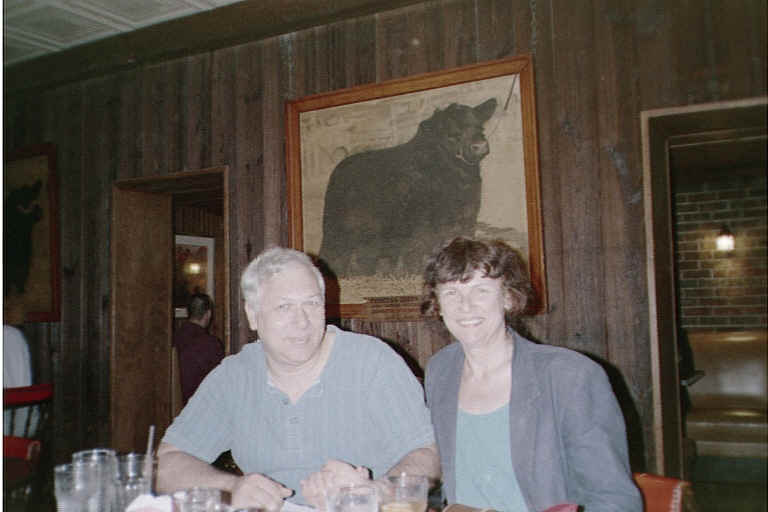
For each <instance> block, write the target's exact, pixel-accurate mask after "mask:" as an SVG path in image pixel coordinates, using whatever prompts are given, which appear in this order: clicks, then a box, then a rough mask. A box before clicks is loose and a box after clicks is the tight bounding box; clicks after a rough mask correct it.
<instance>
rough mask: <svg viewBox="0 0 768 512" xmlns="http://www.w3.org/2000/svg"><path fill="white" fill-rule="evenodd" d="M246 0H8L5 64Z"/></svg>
mask: <svg viewBox="0 0 768 512" xmlns="http://www.w3.org/2000/svg"><path fill="white" fill-rule="evenodd" d="M239 1H240V0H3V66H9V65H12V64H16V63H19V62H23V61H26V60H30V59H34V58H37V57H40V56H43V55H47V54H50V53H54V52H58V51H61V50H65V49H68V48H73V47H75V46H79V45H81V44H84V43H89V42H93V41H97V40H100V39H105V38H108V37H110V36H114V35H117V34H121V33H126V32H132V31H134V30H136V29H139V28H142V27H147V26H150V25H155V24H157V23H161V22H164V21H168V20H172V19H176V18H181V17H184V16H190V15H193V14H197V13H200V12H203V11H209V10H212V9H216V8H217V7H221V6H224V5H229V4H235V3H239Z"/></svg>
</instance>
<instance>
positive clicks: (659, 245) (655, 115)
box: [640, 96, 768, 478]
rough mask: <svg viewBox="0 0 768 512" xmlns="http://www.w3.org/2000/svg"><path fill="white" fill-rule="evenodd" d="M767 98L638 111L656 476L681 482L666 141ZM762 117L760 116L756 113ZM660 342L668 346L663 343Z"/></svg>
mask: <svg viewBox="0 0 768 512" xmlns="http://www.w3.org/2000/svg"><path fill="white" fill-rule="evenodd" d="M766 104H768V97H765V96H763V97H759V98H748V99H743V100H734V101H722V102H713V103H704V104H698V105H689V106H683V107H671V108H662V109H654V110H646V111H643V112H641V114H640V116H641V136H642V152H643V155H642V156H643V197H644V207H645V238H646V265H647V267H646V272H647V279H648V309H649V322H650V329H649V335H650V339H649V343H650V349H651V350H650V352H651V380H652V385H653V432H652V435H653V439H654V456H655V459H654V460H655V461H656V467H655V468H654V471H655V472H656V473H659V474H662V475H668V476H674V477H678V478H682V477H685V476H686V475H685V473H686V470H685V462H686V461H685V453H684V450H683V425H682V417H681V410H680V387H679V386H680V380H679V377H678V367H677V318H676V315H677V311H676V304H677V298H676V292H675V272H674V268H675V267H674V263H675V260H674V238H673V233H672V188H671V183H670V179H671V169H670V157H669V151H670V144H671V139H672V138H674V137H678V136H682V135H692V134H696V133H700V132H703V131H715V130H728V129H734V128H740V127H741V124H742V118H743V112H748V111H751V110H755V109H762V110H763V111H764V110H765V107H766ZM762 115H763V117H764V115H765V114H762ZM663 340H670V341H671V342H668V343H664V342H663Z"/></svg>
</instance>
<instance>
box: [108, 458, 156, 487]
mask: <svg viewBox="0 0 768 512" xmlns="http://www.w3.org/2000/svg"><path fill="white" fill-rule="evenodd" d="M115 478H118V479H126V478H144V479H145V480H146V481H147V482H148V483H149V489H148V491H147V492H146V494H152V493H154V491H155V488H156V486H155V484H156V482H157V457H155V456H149V457H147V455H146V454H144V453H133V452H131V453H124V454H122V455H118V456H117V470H116V473H115Z"/></svg>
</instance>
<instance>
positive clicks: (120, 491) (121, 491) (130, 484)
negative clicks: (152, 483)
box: [113, 476, 150, 512]
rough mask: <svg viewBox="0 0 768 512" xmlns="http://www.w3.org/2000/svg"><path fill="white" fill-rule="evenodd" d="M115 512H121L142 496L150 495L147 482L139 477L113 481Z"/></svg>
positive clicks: (126, 477)
mask: <svg viewBox="0 0 768 512" xmlns="http://www.w3.org/2000/svg"><path fill="white" fill-rule="evenodd" d="M113 485H114V491H115V501H114V503H115V508H114V510H115V511H116V512H123V511H124V510H125V509H126V508H128V505H130V504H131V502H133V500H135V499H136V498H138V497H139V496H141V495H142V494H150V492H149V480H147V479H146V478H143V477H140V476H122V477H117V478H115V479H114V481H113Z"/></svg>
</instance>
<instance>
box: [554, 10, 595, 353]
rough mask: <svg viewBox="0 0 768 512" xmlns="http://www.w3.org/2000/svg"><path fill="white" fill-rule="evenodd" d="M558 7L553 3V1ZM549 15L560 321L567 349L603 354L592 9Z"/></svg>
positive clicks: (559, 11) (564, 11)
mask: <svg viewBox="0 0 768 512" xmlns="http://www.w3.org/2000/svg"><path fill="white" fill-rule="evenodd" d="M558 5H559V4H558ZM559 7H560V8H559V9H558V10H557V11H555V18H554V19H552V26H553V27H554V28H553V30H555V31H556V32H557V34H556V37H555V40H554V44H555V47H554V48H553V50H554V53H553V59H554V63H555V68H554V71H555V73H556V81H555V86H554V87H555V94H556V98H555V105H556V108H557V111H556V112H555V116H556V117H555V118H556V125H555V126H554V129H555V130H556V135H555V136H556V137H558V147H557V167H556V170H555V171H554V172H557V174H558V176H559V179H560V187H561V190H562V192H563V194H562V196H561V201H560V204H559V213H560V222H561V224H562V240H563V248H562V249H563V257H564V259H563V264H564V272H563V275H562V279H563V286H564V287H565V297H564V299H565V303H564V304H563V305H562V307H564V308H565V318H564V320H565V321H566V322H567V325H568V327H567V329H568V331H567V336H566V339H565V340H563V341H564V342H565V345H566V346H568V347H569V348H573V349H576V350H580V351H583V352H588V353H591V354H593V355H596V356H598V357H604V356H605V346H604V343H605V324H604V311H605V302H604V299H605V298H604V295H603V275H602V251H603V247H602V245H601V232H600V226H601V222H602V213H603V212H602V202H601V200H600V182H599V175H598V172H597V168H598V161H597V159H596V156H597V154H598V148H597V140H596V137H597V120H596V117H595V114H596V112H597V91H596V84H597V82H598V80H599V76H598V74H599V70H598V69H597V66H596V62H595V59H594V52H593V44H594V41H593V38H594V26H593V20H592V15H591V10H590V9H584V6H583V5H577V4H574V3H569V4H567V5H565V4H564V5H559Z"/></svg>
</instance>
